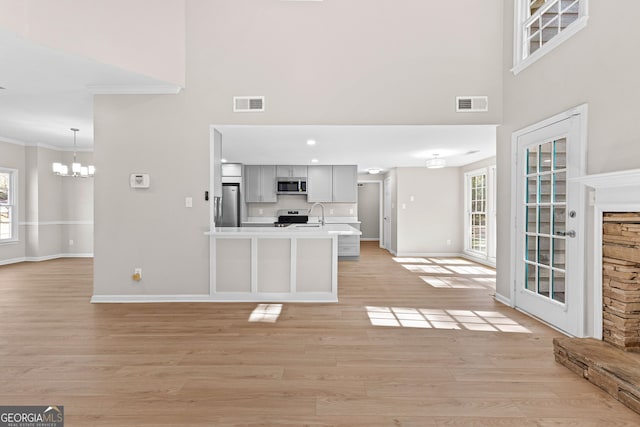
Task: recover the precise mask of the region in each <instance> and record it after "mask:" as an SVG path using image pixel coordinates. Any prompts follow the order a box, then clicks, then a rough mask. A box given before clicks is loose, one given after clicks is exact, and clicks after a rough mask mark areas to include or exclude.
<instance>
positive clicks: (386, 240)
mask: <svg viewBox="0 0 640 427" xmlns="http://www.w3.org/2000/svg"><path fill="white" fill-rule="evenodd" d="M382 203H383V208H382V210H383V217H382V221H383V224H382V247H383V248H384V249H386V250H388V251H390V250H391V178H386V179H385V180H384V189H383V197H382Z"/></svg>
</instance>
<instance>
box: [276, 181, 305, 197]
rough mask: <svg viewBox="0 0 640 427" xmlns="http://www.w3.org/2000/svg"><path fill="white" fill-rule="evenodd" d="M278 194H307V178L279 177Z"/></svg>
mask: <svg viewBox="0 0 640 427" xmlns="http://www.w3.org/2000/svg"><path fill="white" fill-rule="evenodd" d="M277 193H278V194H307V179H306V178H278V188H277Z"/></svg>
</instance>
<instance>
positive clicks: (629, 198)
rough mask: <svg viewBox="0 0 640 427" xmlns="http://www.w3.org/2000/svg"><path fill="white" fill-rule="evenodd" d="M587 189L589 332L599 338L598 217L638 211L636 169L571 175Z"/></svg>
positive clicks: (639, 186) (638, 171) (639, 183)
mask: <svg viewBox="0 0 640 427" xmlns="http://www.w3.org/2000/svg"><path fill="white" fill-rule="evenodd" d="M572 181H575V182H579V183H581V184H583V185H584V186H586V187H588V188H590V189H591V192H592V195H591V197H590V200H591V201H590V203H589V204H590V205H591V206H593V256H594V258H593V272H592V274H593V309H594V313H593V332H594V338H596V339H602V217H603V213H604V212H639V211H640V169H629V170H623V171H617V172H608V173H601V174H593V175H585V176H582V177H577V178H573V179H572Z"/></svg>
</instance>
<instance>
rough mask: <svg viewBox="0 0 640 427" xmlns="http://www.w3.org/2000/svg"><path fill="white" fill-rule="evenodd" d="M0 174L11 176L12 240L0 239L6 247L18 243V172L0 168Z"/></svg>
mask: <svg viewBox="0 0 640 427" xmlns="http://www.w3.org/2000/svg"><path fill="white" fill-rule="evenodd" d="M0 172H3V173H10V174H11V184H10V188H11V191H10V193H9V194H10V199H9V206H11V232H12V233H11V234H12V236H11V238H10V239H0V245H5V244H11V243H16V242H17V241H18V170H17V169H10V168H2V167H0Z"/></svg>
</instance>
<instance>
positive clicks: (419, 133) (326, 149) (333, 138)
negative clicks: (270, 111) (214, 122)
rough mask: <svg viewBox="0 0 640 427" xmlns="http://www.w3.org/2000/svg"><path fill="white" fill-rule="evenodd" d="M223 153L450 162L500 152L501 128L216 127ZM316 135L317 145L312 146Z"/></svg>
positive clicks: (236, 157)
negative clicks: (310, 143) (437, 157)
mask: <svg viewBox="0 0 640 427" xmlns="http://www.w3.org/2000/svg"><path fill="white" fill-rule="evenodd" d="M214 127H215V128H216V129H218V130H219V131H220V132H221V133H222V154H223V158H225V159H226V160H227V161H229V162H238V163H244V164H280V165H287V164H288V165H310V164H314V163H312V159H317V160H318V164H357V165H358V170H359V171H360V172H365V171H366V170H367V169H369V168H380V169H383V170H388V169H390V168H393V167H424V166H425V163H426V160H427V159H429V158H431V157H433V156H434V155H435V154H438V155H439V157H442V158H444V159H445V160H446V162H447V166H462V165H466V164H469V163H473V162H475V161H478V160H482V159H486V158H488V157H491V156H494V155H495V152H496V151H495V150H496V146H495V145H496V143H495V141H496V126H494V125H491V126H489V125H469V126H214ZM309 139H311V140H314V141H316V144H315V145H313V146H309V145H307V141H308V140H309Z"/></svg>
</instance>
